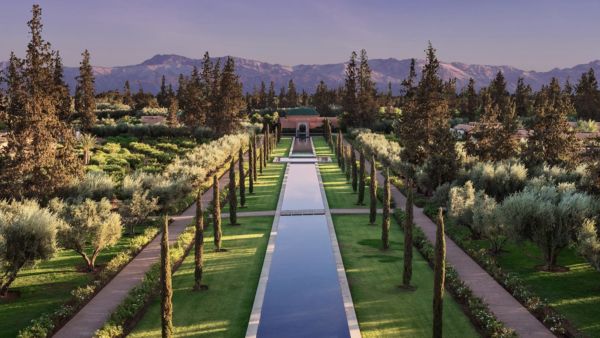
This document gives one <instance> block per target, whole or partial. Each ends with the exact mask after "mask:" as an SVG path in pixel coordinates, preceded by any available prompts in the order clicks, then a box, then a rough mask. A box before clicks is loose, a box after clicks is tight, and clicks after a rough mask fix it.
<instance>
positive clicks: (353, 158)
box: [350, 145, 358, 192]
mask: <svg viewBox="0 0 600 338" xmlns="http://www.w3.org/2000/svg"><path fill="white" fill-rule="evenodd" d="M350 162H351V165H352V190H353V191H354V192H356V190H357V189H358V168H357V167H356V150H355V149H354V146H353V145H350Z"/></svg>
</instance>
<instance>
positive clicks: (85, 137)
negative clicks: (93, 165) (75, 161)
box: [79, 133, 97, 165]
mask: <svg viewBox="0 0 600 338" xmlns="http://www.w3.org/2000/svg"><path fill="white" fill-rule="evenodd" d="M79 143H80V144H81V149H83V164H85V165H88V164H89V163H90V152H91V151H92V149H94V147H95V146H96V143H97V139H96V136H94V135H92V134H87V133H84V134H81V138H80V139H79Z"/></svg>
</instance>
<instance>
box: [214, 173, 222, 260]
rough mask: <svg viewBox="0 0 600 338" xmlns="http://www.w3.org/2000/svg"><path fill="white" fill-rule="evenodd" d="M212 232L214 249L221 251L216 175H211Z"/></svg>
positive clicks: (219, 206) (219, 209)
mask: <svg viewBox="0 0 600 338" xmlns="http://www.w3.org/2000/svg"><path fill="white" fill-rule="evenodd" d="M213 232H214V243H215V250H216V251H221V236H222V235H223V234H222V232H221V192H220V191H219V180H218V179H217V175H214V176H213Z"/></svg>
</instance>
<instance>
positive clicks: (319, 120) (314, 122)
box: [279, 107, 339, 137]
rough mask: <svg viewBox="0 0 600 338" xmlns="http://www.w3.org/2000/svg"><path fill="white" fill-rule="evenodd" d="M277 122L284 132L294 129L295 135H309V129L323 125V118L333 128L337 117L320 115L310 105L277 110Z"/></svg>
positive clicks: (335, 125)
mask: <svg viewBox="0 0 600 338" xmlns="http://www.w3.org/2000/svg"><path fill="white" fill-rule="evenodd" d="M279 116H280V117H279V123H281V128H282V130H283V131H284V132H291V131H294V132H295V134H296V137H308V136H310V130H311V129H315V128H321V127H323V120H324V119H328V120H329V122H331V125H332V126H333V127H334V128H337V127H338V125H339V123H338V119H337V117H322V116H320V114H319V112H318V111H316V110H315V109H314V108H311V107H298V108H289V109H283V110H279Z"/></svg>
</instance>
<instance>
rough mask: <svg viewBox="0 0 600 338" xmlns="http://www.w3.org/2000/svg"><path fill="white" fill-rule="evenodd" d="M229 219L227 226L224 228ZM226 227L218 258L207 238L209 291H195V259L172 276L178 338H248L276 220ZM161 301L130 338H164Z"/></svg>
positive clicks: (251, 219) (244, 221)
mask: <svg viewBox="0 0 600 338" xmlns="http://www.w3.org/2000/svg"><path fill="white" fill-rule="evenodd" d="M225 223H226V220H224V221H223V224H225ZM240 223H241V224H242V225H241V226H236V227H231V226H227V225H224V227H223V234H224V237H223V247H224V248H227V249H228V251H227V252H220V253H215V252H214V251H213V250H214V246H213V244H212V238H211V237H207V238H206V245H205V253H206V256H205V260H204V264H205V268H204V278H203V279H204V283H205V284H207V285H208V286H209V290H208V291H205V292H193V291H191V287H192V285H193V283H194V266H193V264H194V255H193V254H190V255H188V257H187V258H186V259H185V261H184V263H183V265H182V266H181V267H180V268H179V270H177V272H176V273H175V274H174V275H173V290H174V292H173V321H174V325H175V332H176V335H177V336H185V337H191V336H193V337H244V335H245V334H246V327H247V326H248V320H249V318H250V312H251V310H252V304H253V302H254V295H255V292H256V287H257V285H258V279H259V277H260V271H261V269H262V263H263V259H264V255H265V251H266V247H267V242H268V239H269V232H270V230H271V225H272V223H273V218H272V217H248V218H240ZM159 313H160V301H159V300H158V299H156V300H154V302H153V303H152V304H151V306H150V307H149V309H148V311H147V312H146V313H145V315H144V317H143V318H142V320H141V321H140V322H139V323H138V325H137V326H136V328H135V330H134V332H133V333H132V334H131V335H130V337H160V335H161V332H160V314H159Z"/></svg>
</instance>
